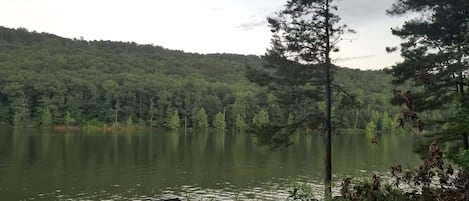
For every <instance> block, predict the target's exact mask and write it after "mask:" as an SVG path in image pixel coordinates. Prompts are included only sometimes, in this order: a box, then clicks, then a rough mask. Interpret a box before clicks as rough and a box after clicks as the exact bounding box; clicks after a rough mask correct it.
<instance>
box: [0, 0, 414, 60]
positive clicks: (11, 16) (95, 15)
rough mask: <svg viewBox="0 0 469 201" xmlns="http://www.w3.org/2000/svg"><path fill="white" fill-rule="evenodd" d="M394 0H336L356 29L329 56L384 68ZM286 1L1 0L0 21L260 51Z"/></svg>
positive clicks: (59, 31) (174, 44) (190, 47)
mask: <svg viewBox="0 0 469 201" xmlns="http://www.w3.org/2000/svg"><path fill="white" fill-rule="evenodd" d="M393 1H394V0H341V1H339V14H340V15H341V17H342V22H343V23H346V24H347V25H348V26H349V27H350V28H353V29H355V30H356V31H357V34H356V35H355V36H354V37H353V40H345V41H342V42H341V44H340V47H341V51H340V52H339V53H336V54H335V55H334V58H338V59H337V60H336V63H337V64H338V65H341V66H345V67H351V68H361V69H379V68H383V67H388V66H391V65H393V64H394V63H396V62H397V61H399V60H400V56H399V54H387V53H386V52H385V51H384V49H385V47H386V46H397V45H398V44H399V42H400V41H399V39H398V38H396V37H394V36H392V35H391V33H390V28H392V27H396V26H399V25H401V24H402V23H403V21H404V20H406V19H405V18H396V17H389V16H386V15H385V10H386V9H387V8H389V7H390V5H391V4H392V2H393ZM285 2H286V0H0V26H6V27H9V28H18V27H24V28H27V29H28V30H35V31H38V32H49V33H53V34H56V35H59V36H63V37H68V38H79V37H81V36H82V37H84V38H85V40H114V41H134V42H137V43H141V44H154V45H159V46H163V47H166V48H169V49H177V50H183V51H186V52H197V53H237V54H255V55H263V54H264V53H265V50H266V48H268V47H270V31H269V28H268V26H267V22H266V17H267V16H273V14H274V12H275V11H278V10H280V9H282V6H283V5H284V4H285Z"/></svg>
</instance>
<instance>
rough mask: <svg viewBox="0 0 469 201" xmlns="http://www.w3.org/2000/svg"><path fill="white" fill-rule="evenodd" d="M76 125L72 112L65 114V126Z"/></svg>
mask: <svg viewBox="0 0 469 201" xmlns="http://www.w3.org/2000/svg"><path fill="white" fill-rule="evenodd" d="M74 123H75V119H74V118H73V117H72V114H71V113H70V112H66V113H65V125H67V126H71V125H73V124H74Z"/></svg>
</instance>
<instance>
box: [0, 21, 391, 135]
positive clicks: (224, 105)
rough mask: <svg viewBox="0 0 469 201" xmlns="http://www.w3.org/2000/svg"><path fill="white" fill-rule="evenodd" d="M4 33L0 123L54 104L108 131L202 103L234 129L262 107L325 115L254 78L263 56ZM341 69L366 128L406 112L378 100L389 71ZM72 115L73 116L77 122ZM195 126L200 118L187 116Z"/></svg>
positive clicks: (272, 112)
mask: <svg viewBox="0 0 469 201" xmlns="http://www.w3.org/2000/svg"><path fill="white" fill-rule="evenodd" d="M0 34H1V35H2V39H0V43H2V45H1V46H0V52H8V56H5V57H2V58H4V59H2V60H1V61H0V75H2V76H0V122H1V123H13V124H14V125H17V126H20V125H22V126H23V125H24V124H33V125H36V124H37V125H39V124H40V123H41V116H42V108H46V107H47V108H49V110H50V112H52V113H53V119H52V120H53V122H54V123H64V124H70V125H86V124H88V123H89V124H90V125H93V126H98V127H102V126H103V124H112V123H117V122H122V123H124V124H125V122H126V120H127V118H128V117H132V119H133V120H137V119H138V120H142V121H144V122H146V123H148V124H150V125H149V126H159V127H163V126H166V123H167V119H168V117H169V116H170V115H169V114H168V113H172V110H174V109H175V110H178V111H179V115H181V116H187V117H194V116H195V114H196V113H197V110H194V109H195V108H196V109H198V108H202V107H203V108H204V109H205V111H206V114H207V119H208V120H209V121H210V120H213V119H214V118H215V116H216V115H217V113H218V112H219V111H223V110H224V109H226V113H225V114H226V121H225V123H226V128H238V129H245V128H246V127H247V126H248V124H251V122H252V119H253V118H254V116H255V115H256V113H257V112H259V111H260V110H261V109H262V108H264V109H265V110H266V111H267V112H268V114H269V122H270V123H272V124H285V123H287V122H288V116H289V114H291V115H293V116H294V117H297V118H295V120H300V119H301V117H302V116H303V115H305V113H307V112H313V111H319V110H317V108H316V107H317V106H316V102H317V101H313V98H316V97H312V96H311V97H306V98H310V99H309V100H305V101H300V102H301V103H299V104H292V105H290V106H288V107H284V105H283V104H280V103H282V102H285V101H286V100H288V99H290V100H293V99H291V98H294V99H295V100H300V98H301V96H296V95H295V94H286V95H285V96H280V95H281V94H279V93H276V92H273V93H270V92H269V90H268V89H266V88H262V87H258V86H255V85H254V84H251V83H249V82H248V81H247V79H246V78H245V73H246V72H245V68H246V66H249V67H251V68H252V69H260V68H261V67H262V66H263V61H262V59H261V58H259V57H257V56H242V55H231V54H213V55H200V54H191V53H184V52H181V51H172V50H168V49H164V48H162V47H157V46H151V45H139V44H135V43H123V42H111V41H83V40H72V39H67V38H61V37H58V36H55V35H52V34H46V33H35V32H28V31H25V30H14V29H8V28H4V27H0ZM58 44H60V45H58ZM279 67H280V66H279ZM296 67H298V68H301V66H296ZM334 69H335V70H334V75H335V76H336V77H335V78H336V79H335V81H336V82H337V83H341V84H343V86H344V89H345V90H347V91H350V92H351V94H357V99H360V100H361V101H362V104H361V105H359V106H357V107H354V108H353V109H355V111H358V118H357V125H358V126H357V127H358V128H362V129H363V128H365V124H366V122H368V121H369V118H370V117H369V115H368V108H369V109H370V110H374V111H378V112H379V113H382V112H384V111H387V112H388V114H390V115H391V116H394V115H396V114H397V113H398V111H397V109H396V108H393V107H392V106H391V105H389V104H382V101H381V99H382V97H380V96H383V97H384V98H389V97H390V95H389V91H390V90H391V89H392V88H393V86H392V85H390V84H389V83H388V82H389V81H390V80H391V76H390V75H387V74H385V73H384V72H383V71H360V70H352V69H346V68H338V67H334ZM293 70H294V69H291V68H285V69H282V72H285V73H286V74H288V75H290V74H293V76H294V77H297V78H305V79H306V77H307V76H304V75H306V74H303V73H313V72H317V71H321V70H320V69H315V70H311V71H309V70H306V71H304V72H301V71H300V72H293ZM78 75H79V76H78ZM284 81H285V82H287V81H288V80H284ZM303 81H305V80H303ZM364 83H367V84H364ZM300 84H301V83H300ZM289 88H290V87H288V86H285V88H284V89H289ZM316 89H317V88H314V87H312V88H311V87H308V86H307V84H306V83H305V85H302V87H300V88H298V90H299V91H305V92H307V93H309V92H313V91H314V90H316ZM278 91H279V92H282V90H281V89H280V90H278ZM365 92H366V93H365ZM311 94H313V93H311ZM376 94H379V96H377V95H376ZM286 102H288V101H286ZM290 102H291V101H290ZM334 108H336V109H334V116H335V117H336V119H335V120H334V121H336V122H335V125H337V127H338V128H349V127H353V126H354V125H355V117H356V115H355V113H351V112H350V109H351V108H347V107H341V106H340V103H338V102H337V103H335V104H334ZM67 113H69V114H70V115H68V114H67ZM67 116H68V117H71V119H68V120H69V121H67ZM72 119H73V120H74V121H72ZM191 120H192V119H191ZM290 120H292V119H290ZM32 121H37V122H32ZM290 123H293V122H290ZM27 126H30V125H27ZM188 126H195V124H194V123H192V122H189V124H188ZM227 130H230V129H227Z"/></svg>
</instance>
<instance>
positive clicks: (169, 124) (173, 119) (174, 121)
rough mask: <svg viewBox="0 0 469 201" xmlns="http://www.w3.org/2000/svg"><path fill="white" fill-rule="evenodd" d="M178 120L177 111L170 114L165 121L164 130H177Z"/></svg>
mask: <svg viewBox="0 0 469 201" xmlns="http://www.w3.org/2000/svg"><path fill="white" fill-rule="evenodd" d="M179 121H180V118H179V114H178V111H177V110H174V111H173V112H172V113H170V114H169V116H168V118H167V119H166V124H165V126H166V128H169V129H177V128H179V126H180V122H179Z"/></svg>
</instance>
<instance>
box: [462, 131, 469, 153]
mask: <svg viewBox="0 0 469 201" xmlns="http://www.w3.org/2000/svg"><path fill="white" fill-rule="evenodd" d="M461 137H462V147H463V149H464V150H469V141H468V140H467V133H463V134H462V135H461Z"/></svg>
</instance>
